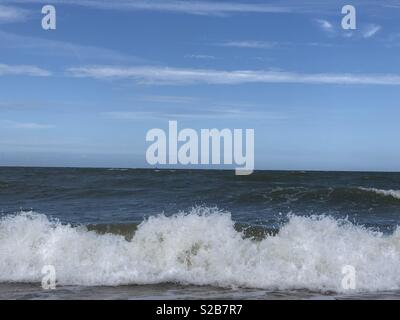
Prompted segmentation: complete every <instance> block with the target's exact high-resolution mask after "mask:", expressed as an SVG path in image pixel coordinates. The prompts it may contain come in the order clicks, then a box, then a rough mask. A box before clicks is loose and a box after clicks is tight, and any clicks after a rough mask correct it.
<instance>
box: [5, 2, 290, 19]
mask: <svg viewBox="0 0 400 320" xmlns="http://www.w3.org/2000/svg"><path fill="white" fill-rule="evenodd" d="M13 1H14V2H17V3H47V2H48V1H47V0H13ZM0 2H1V1H0ZM3 2H8V1H6V0H3ZM51 2H52V3H53V4H64V5H76V6H84V7H90V8H95V9H108V10H146V11H163V12H174V13H186V14H194V15H214V16H224V15H229V14H234V13H284V12H290V11H291V10H292V9H291V8H290V7H288V6H280V5H275V4H269V3H268V4H267V3H247V2H235V1H232V2H225V1H224V2H217V1H173V0H163V1H161V0H151V1H146V0H115V1H102V0H53V1H51Z"/></svg>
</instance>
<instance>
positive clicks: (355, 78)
mask: <svg viewBox="0 0 400 320" xmlns="http://www.w3.org/2000/svg"><path fill="white" fill-rule="evenodd" d="M68 73H69V74H70V75H72V76H74V77H89V78H94V79H110V80H112V79H132V80H135V81H137V82H138V83H142V84H175V85H187V84H224V85H233V84H244V83H301V84H338V85H400V75H397V74H376V75H369V74H352V73H346V74H335V73H311V74H310V73H295V72H285V71H263V70H258V71H251V70H236V71H226V70H212V69H184V68H167V67H154V66H149V67H147V66H142V67H114V66H86V67H78V68H70V69H68Z"/></svg>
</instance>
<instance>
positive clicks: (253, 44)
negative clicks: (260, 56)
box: [219, 40, 278, 49]
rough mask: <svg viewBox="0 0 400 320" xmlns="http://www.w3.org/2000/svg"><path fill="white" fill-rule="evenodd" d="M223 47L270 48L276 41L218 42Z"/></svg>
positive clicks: (274, 45) (275, 44) (276, 44)
mask: <svg viewBox="0 0 400 320" xmlns="http://www.w3.org/2000/svg"><path fill="white" fill-rule="evenodd" d="M219 45H220V46H223V47H236V48H253V49H270V48H273V47H276V46H278V43H277V42H272V41H255V40H247V41H227V42H223V43H221V44H219Z"/></svg>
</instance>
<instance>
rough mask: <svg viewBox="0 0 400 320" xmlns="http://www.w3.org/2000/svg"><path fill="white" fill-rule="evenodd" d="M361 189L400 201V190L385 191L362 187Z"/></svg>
mask: <svg viewBox="0 0 400 320" xmlns="http://www.w3.org/2000/svg"><path fill="white" fill-rule="evenodd" d="M359 189H360V190H363V191H369V192H374V193H376V194H379V195H382V196H387V197H393V198H395V199H399V200H400V190H384V189H376V188H361V187H360V188H359Z"/></svg>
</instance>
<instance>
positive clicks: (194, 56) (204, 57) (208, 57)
mask: <svg viewBox="0 0 400 320" xmlns="http://www.w3.org/2000/svg"><path fill="white" fill-rule="evenodd" d="M184 57H185V58H186V59H201V60H214V59H215V57H214V56H211V55H208V54H186V55H185V56H184Z"/></svg>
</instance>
